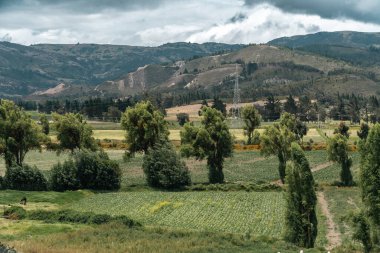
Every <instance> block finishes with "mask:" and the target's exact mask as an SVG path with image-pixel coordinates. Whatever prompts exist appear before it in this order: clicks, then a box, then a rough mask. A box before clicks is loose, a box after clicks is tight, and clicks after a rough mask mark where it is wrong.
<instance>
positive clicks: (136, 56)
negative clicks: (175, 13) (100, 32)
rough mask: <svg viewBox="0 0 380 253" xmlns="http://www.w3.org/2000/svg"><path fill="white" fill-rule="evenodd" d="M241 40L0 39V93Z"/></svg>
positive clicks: (115, 72)
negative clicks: (26, 42)
mask: <svg viewBox="0 0 380 253" xmlns="http://www.w3.org/2000/svg"><path fill="white" fill-rule="evenodd" d="M242 47H243V45H228V44H221V43H204V44H195V43H168V44H164V45H162V46H159V47H135V46H119V45H97V44H73V45H65V44H62V45H61V44H60V45H54V44H38V45H31V46H23V45H18V44H14V43H9V42H0V96H14V95H27V94H31V93H34V92H37V91H41V90H45V89H48V88H52V87H55V86H56V85H59V84H61V83H64V84H66V85H81V86H83V85H84V86H95V85H97V84H99V83H102V82H104V81H107V80H113V79H116V78H118V77H120V76H122V75H125V74H126V73H129V72H131V71H135V70H136V69H137V68H139V67H142V66H145V65H147V64H168V63H171V62H173V61H178V60H182V59H189V58H192V57H195V56H196V57H200V56H205V55H211V54H215V53H217V52H219V53H220V52H228V51H233V50H237V49H240V48H242Z"/></svg>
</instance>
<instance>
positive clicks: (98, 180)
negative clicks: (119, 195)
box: [74, 151, 121, 190]
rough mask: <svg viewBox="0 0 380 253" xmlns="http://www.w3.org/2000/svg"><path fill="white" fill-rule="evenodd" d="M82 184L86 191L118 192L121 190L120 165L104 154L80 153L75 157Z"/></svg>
mask: <svg viewBox="0 0 380 253" xmlns="http://www.w3.org/2000/svg"><path fill="white" fill-rule="evenodd" d="M74 160H75V165H76V168H77V170H78V178H79V181H80V184H81V186H82V187H83V188H85V189H94V190H116V189H119V188H120V181H121V171H120V168H119V165H118V164H117V163H116V162H114V161H111V160H110V159H109V157H108V155H107V154H106V153H104V152H100V153H95V152H89V151H79V152H77V153H75V155H74Z"/></svg>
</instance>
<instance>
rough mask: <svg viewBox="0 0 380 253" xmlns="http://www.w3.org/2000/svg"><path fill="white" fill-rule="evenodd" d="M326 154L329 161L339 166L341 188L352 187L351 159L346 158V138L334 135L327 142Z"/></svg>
mask: <svg viewBox="0 0 380 253" xmlns="http://www.w3.org/2000/svg"><path fill="white" fill-rule="evenodd" d="M327 153H328V156H329V160H330V161H333V162H337V163H339V164H340V165H341V171H340V181H341V183H342V185H343V186H352V185H353V184H354V181H353V179H352V174H351V170H350V168H351V166H352V159H351V157H349V156H348V144H347V138H346V137H345V136H343V135H342V134H340V133H338V134H335V135H334V137H332V138H330V139H329V140H328V145H327Z"/></svg>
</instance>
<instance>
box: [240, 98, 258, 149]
mask: <svg viewBox="0 0 380 253" xmlns="http://www.w3.org/2000/svg"><path fill="white" fill-rule="evenodd" d="M241 117H242V119H243V121H244V127H243V129H244V134H245V135H247V136H248V141H247V143H248V144H252V137H253V132H254V131H255V129H256V128H257V127H258V126H260V122H261V116H260V114H259V113H258V111H257V110H256V108H255V107H254V106H253V105H247V106H245V107H243V109H242V111H241Z"/></svg>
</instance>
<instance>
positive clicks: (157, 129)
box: [121, 101, 169, 154]
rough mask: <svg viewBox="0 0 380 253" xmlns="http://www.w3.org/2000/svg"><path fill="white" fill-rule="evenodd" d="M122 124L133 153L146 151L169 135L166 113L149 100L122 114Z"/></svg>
mask: <svg viewBox="0 0 380 253" xmlns="http://www.w3.org/2000/svg"><path fill="white" fill-rule="evenodd" d="M121 125H122V127H123V129H124V130H125V131H126V132H127V133H126V141H127V143H128V144H129V151H130V153H131V154H134V153H135V152H138V151H144V152H145V153H146V152H148V149H149V148H152V147H153V146H154V144H155V143H156V142H158V141H159V140H161V139H163V140H167V139H168V136H169V130H168V127H167V122H166V121H165V120H164V115H162V113H161V112H160V111H159V110H157V109H156V108H154V106H153V104H152V103H151V102H149V101H147V102H140V103H137V104H136V105H135V107H133V108H127V110H126V111H125V113H124V114H123V115H122V118H121Z"/></svg>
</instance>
